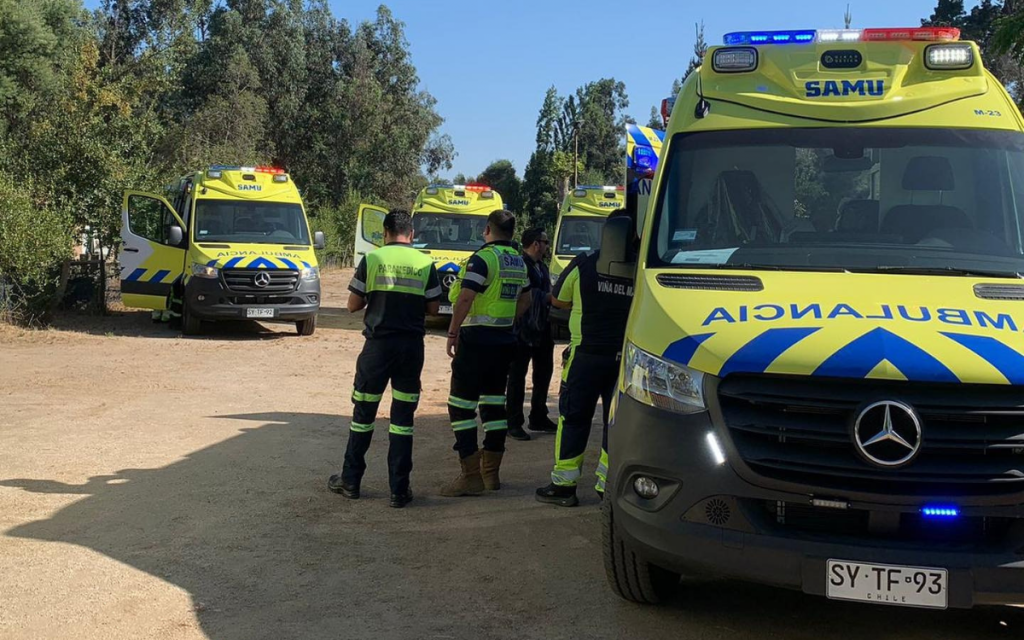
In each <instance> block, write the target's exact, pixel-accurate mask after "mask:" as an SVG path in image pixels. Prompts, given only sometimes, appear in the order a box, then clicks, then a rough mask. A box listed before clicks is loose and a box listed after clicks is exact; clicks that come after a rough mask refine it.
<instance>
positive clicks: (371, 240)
mask: <svg viewBox="0 0 1024 640" xmlns="http://www.w3.org/2000/svg"><path fill="white" fill-rule="evenodd" d="M386 215H388V210H387V209H382V208H381V207H376V206H374V205H372V204H361V205H359V215H358V217H357V218H356V246H355V260H354V264H356V265H358V264H359V261H360V260H362V259H363V257H364V256H365V255H366V254H367V253H369V252H371V251H373V250H374V249H377V248H378V247H383V246H384V216H386Z"/></svg>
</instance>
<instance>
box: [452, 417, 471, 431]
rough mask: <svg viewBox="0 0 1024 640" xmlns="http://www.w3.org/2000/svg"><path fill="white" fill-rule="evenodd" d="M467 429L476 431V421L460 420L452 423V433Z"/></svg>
mask: <svg viewBox="0 0 1024 640" xmlns="http://www.w3.org/2000/svg"><path fill="white" fill-rule="evenodd" d="M466 429H476V420H475V419H474V420H459V421H457V422H453V423H452V431H465V430H466Z"/></svg>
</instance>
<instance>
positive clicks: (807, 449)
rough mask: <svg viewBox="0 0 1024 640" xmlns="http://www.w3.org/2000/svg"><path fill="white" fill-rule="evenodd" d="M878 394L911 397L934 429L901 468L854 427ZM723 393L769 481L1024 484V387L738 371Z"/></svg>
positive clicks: (729, 414) (1014, 487)
mask: <svg viewBox="0 0 1024 640" xmlns="http://www.w3.org/2000/svg"><path fill="white" fill-rule="evenodd" d="M878 399H898V400H901V401H904V402H907V403H908V404H911V405H912V406H914V407H915V409H916V410H917V411H918V413H919V415H920V416H921V421H922V423H923V424H922V430H923V433H924V437H923V447H922V450H921V453H920V455H919V456H918V458H917V459H916V460H914V461H913V462H912V463H910V464H909V465H907V466H905V467H902V468H900V469H885V468H881V467H877V466H875V465H872V464H869V463H868V462H866V461H864V460H862V459H861V457H860V456H859V455H857V452H856V450H855V446H854V443H853V438H852V435H851V432H850V424H851V422H852V420H853V417H854V414H855V413H856V410H857V408H858V407H860V406H861V405H863V404H864V403H865V402H869V401H875V400H878ZM718 400H719V404H720V406H721V409H722V414H723V416H724V418H725V422H726V426H727V427H728V429H729V432H730V435H731V437H732V441H733V444H734V445H735V447H736V449H737V450H738V451H739V453H740V455H741V456H742V458H743V460H744V462H745V463H746V464H747V466H748V467H749V468H750V469H751V470H752V471H753V472H755V473H757V474H759V475H761V476H764V477H766V478H771V479H776V480H782V481H788V482H801V483H805V484H810V485H815V486H818V487H827V488H829V489H835V490H862V491H878V492H884V493H891V492H892V491H899V490H901V489H900V488H899V487H905V488H906V490H907V491H908V492H919V493H927V492H930V491H938V492H940V493H942V492H944V491H945V490H946V489H949V490H950V491H951V492H953V493H957V494H985V493H1005V492H1006V491H1024V415H1022V414H1024V406H1022V400H1024V394H1022V393H1021V392H1020V390H1019V389H1015V388H1013V387H996V386H981V385H936V384H930V385H929V384H915V383H909V382H886V381H859V380H822V379H807V378H793V377H785V376H750V375H741V376H730V377H729V378H726V379H725V380H723V381H722V382H721V383H720V384H719V388H718Z"/></svg>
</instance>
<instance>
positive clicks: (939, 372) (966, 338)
mask: <svg viewBox="0 0 1024 640" xmlns="http://www.w3.org/2000/svg"><path fill="white" fill-rule="evenodd" d="M643 277H645V278H646V280H645V282H644V283H643V286H642V287H641V288H640V291H639V292H638V293H637V298H636V300H635V302H634V304H635V305H637V306H638V307H639V308H638V309H635V310H634V312H633V314H632V316H633V317H634V318H643V323H642V326H643V327H644V331H643V332H642V335H634V334H632V333H631V334H630V340H632V341H633V342H634V343H636V345H637V346H638V347H640V348H641V349H643V350H645V351H648V352H650V353H654V354H658V355H661V356H663V357H664V358H666V359H668V360H671V361H674V362H678V363H680V364H683V365H687V366H689V367H692V368H694V369H697V370H699V371H703V372H705V373H708V374H711V375H716V376H720V377H725V376H728V375H730V374H736V373H753V374H761V373H764V374H780V375H798V376H821V377H830V378H855V379H863V378H872V379H882V380H911V381H921V382H950V383H955V382H963V383H987V384H1004V385H1005V384H1008V383H1010V384H1024V333H1022V331H1024V301H1019V300H1006V299H1003V300H998V299H992V298H995V297H1000V296H1001V297H1004V298H1005V297H1007V296H1008V295H1009V296H1012V295H1017V296H1021V295H1022V294H1024V286H1022V285H1017V283H1016V281H1014V280H1008V279H994V280H993V279H976V278H962V277H930V278H925V277H915V276H907V275H898V276H897V275H874V274H851V273H828V274H816V273H800V274H799V276H798V277H797V276H795V275H794V274H792V273H789V274H787V273H785V272H768V273H766V272H743V273H742V274H741V273H737V272H729V273H728V274H725V273H723V272H721V271H715V272H711V273H708V272H698V271H691V270H667V269H663V270H657V269H650V270H647V271H646V272H645V273H644V276H643ZM697 277H699V278H700V279H699V280H698V279H695V278H697ZM1008 285H1009V289H1010V293H1009V294H1008V293H1007V290H1006V289H1005V288H1006V287H1007V286H1008ZM698 286H699V287H701V288H700V289H697V288H693V287H698ZM686 287H689V288H686ZM992 287H1000V288H1002V289H992Z"/></svg>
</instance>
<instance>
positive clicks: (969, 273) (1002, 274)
mask: <svg viewBox="0 0 1024 640" xmlns="http://www.w3.org/2000/svg"><path fill="white" fill-rule="evenodd" d="M851 271H857V272H861V273H864V272H867V273H875V272H877V273H900V274H905V275H912V276H953V277H961V278H963V277H975V278H1011V279H1014V278H1017V279H1019V278H1024V275H1021V274H1020V273H1018V272H1016V271H992V270H990V269H960V268H957V267H914V266H907V265H882V266H879V267H871V268H869V269H851Z"/></svg>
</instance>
